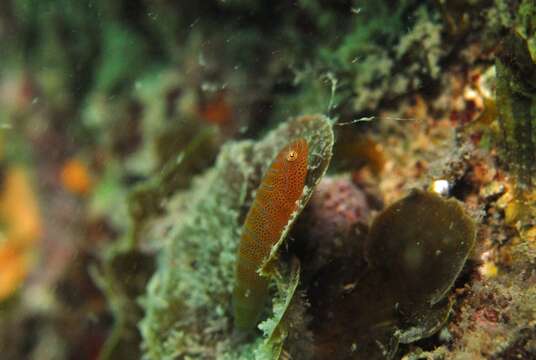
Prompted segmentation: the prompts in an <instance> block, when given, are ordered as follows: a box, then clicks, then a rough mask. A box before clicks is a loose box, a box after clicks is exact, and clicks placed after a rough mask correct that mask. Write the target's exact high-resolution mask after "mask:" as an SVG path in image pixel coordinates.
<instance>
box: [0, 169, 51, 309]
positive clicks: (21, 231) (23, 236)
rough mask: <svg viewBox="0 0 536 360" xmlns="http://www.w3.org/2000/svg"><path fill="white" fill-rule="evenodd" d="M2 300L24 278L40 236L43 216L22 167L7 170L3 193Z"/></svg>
mask: <svg viewBox="0 0 536 360" xmlns="http://www.w3.org/2000/svg"><path fill="white" fill-rule="evenodd" d="M0 221H1V223H2V226H3V227H2V229H1V230H0V231H1V235H2V239H1V240H0V301H1V300H4V299H5V298H7V297H9V296H10V295H11V294H12V293H13V292H14V291H15V290H16V289H17V288H18V287H19V286H20V284H21V283H22V282H23V281H24V279H25V278H26V276H27V273H28V271H29V267H30V263H31V261H30V260H31V255H32V253H33V250H34V246H35V244H36V241H37V239H38V238H39V237H40V236H41V233H42V228H41V218H40V215H39V209H38V205H37V201H36V198H35V194H34V192H33V191H32V189H31V186H30V182H29V179H28V176H27V174H26V172H25V171H24V170H23V169H22V168H17V167H13V168H9V169H8V170H7V171H6V174H5V178H4V180H3V185H2V189H1V192H0Z"/></svg>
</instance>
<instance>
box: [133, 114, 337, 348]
mask: <svg viewBox="0 0 536 360" xmlns="http://www.w3.org/2000/svg"><path fill="white" fill-rule="evenodd" d="M298 138H305V139H306V140H307V142H308V144H309V149H310V151H309V159H308V164H309V168H308V174H307V178H306V186H305V188H304V191H303V194H302V196H301V198H300V200H299V204H298V210H297V211H296V212H295V213H294V215H293V217H292V218H291V220H290V221H289V224H287V227H286V229H285V231H284V232H283V234H282V237H281V240H280V241H279V242H278V244H277V245H276V246H274V249H273V250H272V253H271V256H270V258H269V261H268V262H267V264H268V263H270V264H273V265H277V262H276V261H275V260H276V258H277V248H279V246H280V245H281V244H282V242H283V239H284V237H285V236H286V233H287V232H288V230H289V229H290V227H291V224H292V222H293V221H294V220H295V218H296V216H297V215H298V214H299V212H300V211H301V209H303V207H304V205H305V203H306V202H307V200H308V199H309V197H310V196H311V194H312V190H313V188H314V186H315V185H316V183H317V182H318V181H319V180H320V178H321V176H322V175H323V174H324V172H325V171H326V168H327V165H328V164H329V160H330V158H331V150H332V146H333V132H332V129H331V122H330V120H329V119H327V118H325V117H323V116H303V117H299V118H296V119H293V120H291V121H288V122H286V123H283V124H282V125H281V126H279V127H278V128H277V129H275V130H274V131H272V132H270V133H269V134H268V135H267V136H266V137H265V138H264V139H262V140H260V141H259V142H257V143H254V142H252V141H242V142H237V143H230V144H227V145H226V146H224V148H223V149H222V151H221V153H220V155H219V157H218V159H217V162H216V165H215V167H214V168H212V169H210V170H208V171H207V172H206V173H204V174H203V175H201V176H199V177H198V178H197V179H195V180H194V181H193V185H192V187H191V189H190V190H188V191H187V192H186V193H185V194H184V193H182V194H181V193H179V194H177V197H178V198H180V199H182V201H183V202H186V204H184V203H182V204H180V206H179V207H180V209H181V211H180V214H174V213H173V211H174V210H173V208H172V206H173V204H174V202H173V199H171V200H170V207H171V208H169V209H168V212H169V216H170V217H174V218H175V223H174V224H173V225H172V226H171V229H168V231H167V234H168V235H167V236H168V239H167V240H166V245H165V246H164V248H163V249H162V251H161V253H160V255H159V263H158V268H157V271H156V272H155V274H154V276H153V278H152V279H151V281H150V282H149V285H148V287H147V293H146V295H145V296H144V297H143V300H142V303H143V306H144V308H145V310H146V316H145V318H144V319H143V320H142V322H141V324H140V328H141V332H142V335H143V348H144V351H145V355H146V356H147V357H148V358H155V359H157V358H158V359H159V358H176V357H181V356H191V357H200V358H218V357H219V358H225V357H227V358H229V359H239V358H252V357H253V356H255V357H257V358H278V356H277V354H278V353H279V351H281V346H282V345H281V344H282V342H283V341H284V338H285V335H284V334H285V331H284V325H283V323H282V319H283V318H284V314H285V310H284V309H286V308H287V306H285V305H282V304H281V303H279V302H278V301H277V300H276V301H275V302H274V309H276V310H275V313H274V314H271V313H270V312H269V309H266V313H267V315H268V318H269V319H272V321H271V322H270V321H269V322H268V323H266V324H264V326H263V330H264V332H265V334H266V335H265V339H268V340H267V342H266V344H263V342H264V340H263V337H261V336H258V337H257V338H256V339H253V341H251V342H242V343H241V344H239V345H236V344H234V345H232V344H231V340H232V338H231V334H232V326H231V317H232V316H231V294H232V289H233V286H234V267H235V260H236V249H237V245H238V241H239V238H240V230H241V226H242V223H243V221H244V217H245V214H246V212H247V210H248V208H249V207H250V205H251V202H252V199H253V190H255V189H256V188H257V187H258V186H259V184H260V181H261V178H262V176H263V174H264V172H265V171H266V169H267V167H268V166H269V164H270V163H271V161H272V160H273V158H274V157H275V156H276V154H277V153H278V152H279V151H280V149H281V148H283V147H284V146H285V145H286V144H288V143H289V142H291V141H293V140H295V139H298ZM177 215H179V216H177ZM276 268H277V266H270V269H276ZM267 269H268V268H266V269H265V270H267ZM267 272H268V271H267ZM278 273H279V272H278ZM287 274H288V275H284V273H279V275H278V277H279V279H280V280H279V281H278V283H279V284H283V283H289V284H297V280H296V279H297V278H296V276H298V275H297V273H296V271H289V272H288V273H287ZM292 279H294V280H292ZM295 287H296V286H290V288H291V289H295ZM279 288H282V287H281V286H279ZM286 288H288V286H287V287H286ZM280 291H281V290H280ZM285 291H286V290H285ZM293 292H294V290H293V291H292V292H291V293H289V292H288V291H286V292H285V293H279V295H278V291H277V290H276V294H275V298H276V299H284V300H282V301H283V304H285V303H286V304H290V302H291V300H292V295H290V296H289V294H292V293H293ZM264 317H265V318H266V316H264ZM276 335H277V336H276ZM271 343H274V344H271ZM254 353H255V354H256V355H253V354H254Z"/></svg>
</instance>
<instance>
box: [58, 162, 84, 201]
mask: <svg viewBox="0 0 536 360" xmlns="http://www.w3.org/2000/svg"><path fill="white" fill-rule="evenodd" d="M60 178H61V183H62V184H63V186H64V187H65V188H66V189H67V190H68V191H70V192H72V193H74V194H79V195H86V194H87V193H89V192H90V191H91V187H92V181H91V176H90V174H89V170H88V167H87V165H86V164H84V163H83V162H82V161H80V160H78V159H71V160H68V161H67V162H66V163H65V164H64V165H63V168H62V169H61V173H60Z"/></svg>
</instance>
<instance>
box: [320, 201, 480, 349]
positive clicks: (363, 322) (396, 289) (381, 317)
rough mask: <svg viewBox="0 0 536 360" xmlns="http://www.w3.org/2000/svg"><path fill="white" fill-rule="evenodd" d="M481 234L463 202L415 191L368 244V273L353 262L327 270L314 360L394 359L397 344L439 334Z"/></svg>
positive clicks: (383, 217) (378, 222) (384, 216)
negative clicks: (450, 297) (456, 285)
mask: <svg viewBox="0 0 536 360" xmlns="http://www.w3.org/2000/svg"><path fill="white" fill-rule="evenodd" d="M475 236H476V229H475V225H474V223H473V221H472V220H471V219H470V218H469V217H468V216H467V215H466V214H465V212H464V210H463V208H462V207H461V206H460V204H459V203H458V202H457V201H456V200H453V199H449V200H447V199H444V198H442V197H440V196H438V195H435V194H432V193H427V192H422V191H414V192H412V193H411V194H410V195H408V196H407V197H405V198H404V199H402V200H399V201H397V202H395V203H394V204H392V205H391V206H389V207H388V208H386V209H385V210H384V211H382V212H381V213H380V214H379V215H378V216H377V217H376V219H375V220H374V222H373V224H372V226H371V230H370V233H369V237H368V241H367V242H368V244H367V254H368V255H367V258H368V263H369V267H368V269H367V270H366V271H365V272H360V271H356V270H353V269H352V268H351V266H352V264H351V262H347V263H345V264H344V266H343V267H342V268H341V269H340V270H338V272H337V274H339V275H334V274H333V272H332V271H326V272H325V273H324V274H323V275H322V274H321V275H320V277H317V279H316V281H317V282H318V284H320V285H316V286H314V287H313V292H312V293H311V295H312V296H311V300H312V302H313V304H312V310H311V311H312V313H313V316H314V320H313V329H314V336H315V346H316V350H317V352H318V354H319V355H317V356H316V358H317V359H322V358H326V357H328V356H329V357H330V358H332V359H346V358H349V357H354V358H360V359H361V358H362V359H390V358H392V357H393V356H394V354H395V353H396V351H397V349H398V345H399V343H410V342H413V341H416V340H418V339H421V338H423V337H427V336H430V335H431V334H433V333H434V332H436V331H437V330H438V329H439V328H440V327H441V326H442V325H443V324H444V323H445V321H446V320H447V317H448V313H449V311H450V308H451V305H452V303H451V302H450V300H448V298H446V295H447V293H448V291H449V290H450V289H451V287H452V285H453V283H454V281H455V279H456V278H457V276H458V274H459V273H460V271H461V269H462V267H463V265H464V263H465V261H466V259H467V257H468V255H469V253H470V252H471V250H472V248H473V246H474V242H475ZM352 272H353V273H352ZM315 294H316V296H314V295H315ZM318 296H320V297H323V299H319V300H315V299H314V297H318Z"/></svg>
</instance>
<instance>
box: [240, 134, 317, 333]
mask: <svg viewBox="0 0 536 360" xmlns="http://www.w3.org/2000/svg"><path fill="white" fill-rule="evenodd" d="M307 155H308V146H307V141H306V140H305V139H298V140H296V141H294V142H292V143H290V144H289V145H287V146H286V147H285V148H283V149H282V150H281V151H280V152H279V154H278V155H277V157H276V158H275V160H274V162H273V163H272V164H271V166H270V168H269V169H268V171H267V173H266V175H265V176H264V178H263V180H262V182H261V185H260V187H259V189H258V190H257V194H256V196H255V199H254V201H253V204H252V206H251V208H250V209H249V212H248V215H247V217H246V221H245V223H244V227H243V230H242V237H241V238H240V245H239V247H238V256H237V265H236V283H235V288H234V294H233V306H234V324H235V328H236V329H238V330H242V331H248V330H251V329H252V328H253V327H254V326H255V325H256V323H257V321H258V318H259V315H260V313H261V311H262V309H263V305H264V303H265V300H266V295H267V292H268V279H267V278H265V277H262V276H260V275H259V274H258V273H257V270H258V269H259V267H260V266H261V265H262V262H263V260H264V259H265V258H266V257H267V256H268V255H269V254H270V250H271V248H272V246H273V245H275V243H276V242H277V241H278V240H279V238H280V237H281V233H282V232H283V230H284V228H285V226H286V225H287V223H288V221H289V219H290V216H291V215H292V213H293V212H294V211H295V210H296V208H297V201H298V199H299V198H300V196H301V194H302V192H303V187H304V185H305V177H306V175H307Z"/></svg>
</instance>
